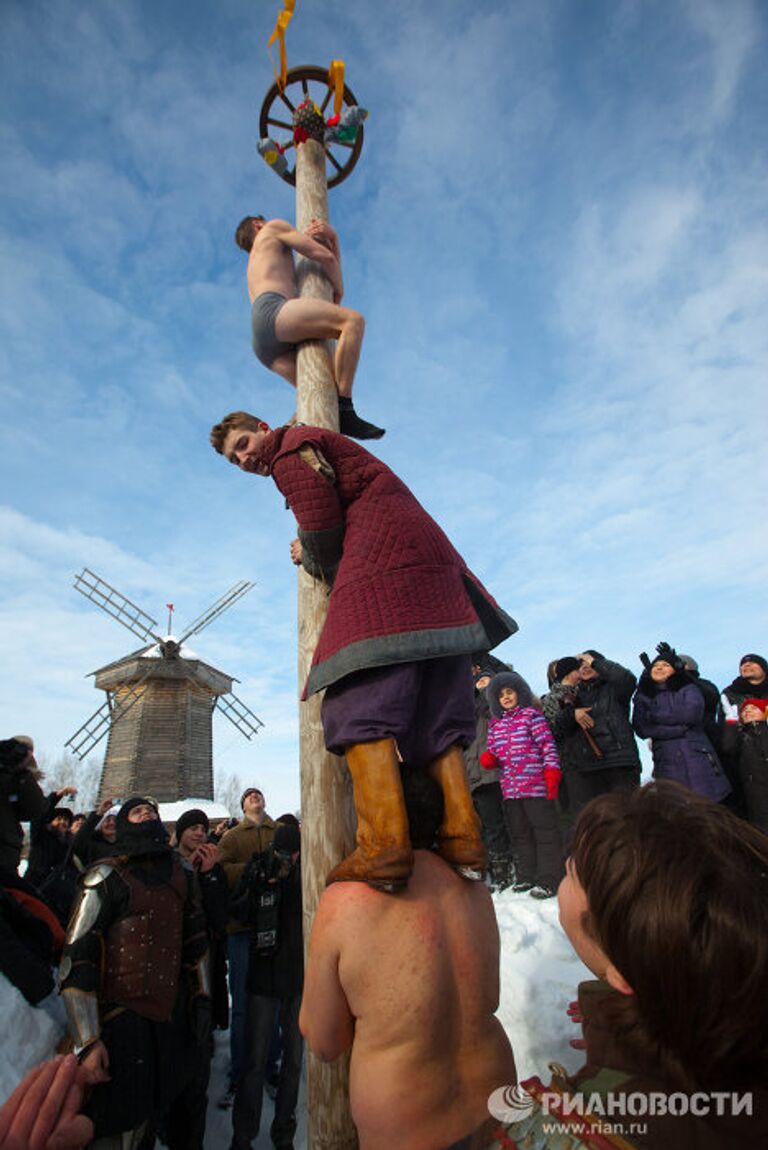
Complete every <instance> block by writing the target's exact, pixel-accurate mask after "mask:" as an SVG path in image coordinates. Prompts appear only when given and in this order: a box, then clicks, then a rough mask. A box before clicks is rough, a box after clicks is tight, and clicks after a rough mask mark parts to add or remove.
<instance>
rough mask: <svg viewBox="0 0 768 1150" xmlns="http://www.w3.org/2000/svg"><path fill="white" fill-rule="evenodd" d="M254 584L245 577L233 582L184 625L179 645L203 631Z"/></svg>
mask: <svg viewBox="0 0 768 1150" xmlns="http://www.w3.org/2000/svg"><path fill="white" fill-rule="evenodd" d="M255 586H256V584H255V583H250V582H249V581H248V580H247V579H241V581H240V582H239V583H235V585H234V587H230V589H229V591H226V592H225V593H224V594H223V595H222V596H221V598H220V599H217V600H216V602H215V603H214V604H212V606H210V607H209V608H208V610H207V611H204V612H203V614H202V615H199V616H198V618H197V619H195V621H194V623H190V624H189V626H188V627H185V629H184V631H183V632H182V635H181V638H180V639H178V640H177V642H178V644H179V646H181V644H182V643H184V642H185V640H187V639H189V638H190V636H192V635H199V634H200V632H201V631H203V630H204V629H205V628H206V627H208V626H209V625H210V624H211V623H212V622H213V621H214V619H218V617H219V615H222V614H223V613H224V612H225V611H228V610H229V608H230V607H231V606H232V605H233V604H234V603H236V602H237V601H238V599H241V598H242V597H243V595H247V593H248V592H249V591H250V590H251V589H252V588H253V587H255Z"/></svg>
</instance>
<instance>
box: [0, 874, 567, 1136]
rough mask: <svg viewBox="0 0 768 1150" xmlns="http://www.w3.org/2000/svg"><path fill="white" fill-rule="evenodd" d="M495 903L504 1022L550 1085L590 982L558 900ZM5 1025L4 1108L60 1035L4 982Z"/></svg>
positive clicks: (215, 1076) (218, 1118)
mask: <svg viewBox="0 0 768 1150" xmlns="http://www.w3.org/2000/svg"><path fill="white" fill-rule="evenodd" d="M494 903H495V905H496V915H497V917H498V920H499V930H500V933H501V1004H500V1007H499V1018H500V1019H501V1021H502V1023H503V1025H504V1028H505V1029H506V1031H507V1034H508V1035H509V1039H510V1041H511V1043H512V1047H513V1049H514V1052H515V1060H516V1062H517V1071H518V1075H519V1077H520V1078H527V1077H529V1076H530V1075H531V1074H540V1075H541V1076H542V1077H544V1075H545V1074H546V1072H547V1063H548V1062H551V1061H556V1062H561V1063H563V1065H564V1066H566V1067H568V1068H569V1069H571V1070H575V1069H576V1067H577V1066H579V1064H580V1062H581V1061H582V1056H581V1055H580V1053H579V1052H578V1051H576V1050H574V1049H573V1048H572V1047H571V1046H569V1039H570V1038H573V1037H577V1036H578V1033H579V1032H578V1029H577V1028H576V1027H575V1026H574V1025H573V1024H572V1023H571V1022H570V1021H569V1019H568V1017H567V1016H566V1013H565V1011H566V1007H567V1005H568V1003H569V1002H570V1001H571V1000H572V999H573V998H574V997H575V990H576V986H577V984H578V983H579V982H580V981H581V980H582V979H583V978H585V977H588V972H587V970H586V968H585V967H584V966H583V965H582V964H581V962H580V961H579V959H578V958H577V957H576V955H575V954H574V953H573V951H572V950H571V947H570V944H569V943H568V940H567V939H566V937H565V935H564V934H563V932H562V931H561V929H560V925H559V923H558V918H557V899H554V898H553V899H548V900H546V901H544V902H537V901H536V900H535V899H532V898H530V897H529V896H528V895H526V894H512V893H510V892H509V891H505V892H504V893H503V894H500V895H495V896H494ZM0 1018H2V1019H3V1041H2V1043H0V1100H4V1099H5V1098H7V1097H8V1095H9V1094H10V1093H11V1091H12V1090H13V1089H14V1087H15V1086H16V1083H17V1082H19V1080H20V1079H21V1078H22V1077H23V1076H24V1074H26V1072H27V1071H28V1070H29V1069H30V1068H31V1067H32V1066H34V1065H36V1063H38V1062H40V1061H41V1060H42V1059H44V1058H49V1057H50V1056H51V1055H52V1054H53V1053H54V1050H55V1047H56V1043H57V1041H58V1039H59V1037H60V1036H61V1031H60V1030H58V1028H57V1027H56V1026H55V1024H54V1023H53V1022H52V1021H51V1020H50V1018H49V1017H48V1015H47V1014H45V1013H44V1012H43V1011H41V1010H35V1009H33V1008H32V1007H30V1006H28V1005H27V1003H26V1002H25V1000H24V999H23V998H22V996H21V994H20V993H19V992H18V991H17V990H16V988H15V987H13V986H11V985H10V984H9V983H8V982H7V981H6V979H5V978H3V976H2V975H0ZM228 1040H229V1035H228V1034H222V1033H218V1034H217V1035H216V1053H215V1056H214V1062H213V1067H212V1072H211V1084H210V1090H209V1098H210V1106H209V1110H208V1129H207V1131H206V1137H205V1145H206V1150H226V1147H227V1146H229V1143H230V1139H231V1125H230V1123H231V1111H229V1110H219V1109H218V1107H217V1105H216V1102H217V1101H218V1099H219V1098H220V1097H221V1096H222V1094H223V1093H224V1090H225V1089H226V1076H227V1062H228V1046H229V1042H228ZM304 1088H305V1083H304V1082H302V1091H301V1095H300V1099H299V1106H300V1116H299V1130H298V1132H297V1136H296V1140H295V1145H296V1150H305V1148H306V1116H305V1113H304ZM272 1113H273V1109H272V1103H271V1101H270V1100H269V1099H268V1098H267V1097H265V1098H264V1110H263V1113H262V1122H261V1133H260V1134H259V1137H258V1138H257V1139H256V1141H255V1142H254V1143H253V1150H271V1147H272V1143H271V1141H270V1138H269V1125H270V1122H271V1121H272Z"/></svg>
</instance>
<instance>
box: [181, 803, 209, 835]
mask: <svg viewBox="0 0 768 1150" xmlns="http://www.w3.org/2000/svg"><path fill="white" fill-rule="evenodd" d="M197 826H202V827H204V828H205V833H206V834H208V831H209V830H210V829H211V824H210V821H209V819H208V815H207V814H206V813H205V811H201V810H197V809H193V810H191V811H184V814H183V815H179V817H178V818H177V820H176V826H175V828H174V831H175V834H176V842H177V843H180V842H181V836H182V835H183V834H184V831H188V830H189V828H190V827H197Z"/></svg>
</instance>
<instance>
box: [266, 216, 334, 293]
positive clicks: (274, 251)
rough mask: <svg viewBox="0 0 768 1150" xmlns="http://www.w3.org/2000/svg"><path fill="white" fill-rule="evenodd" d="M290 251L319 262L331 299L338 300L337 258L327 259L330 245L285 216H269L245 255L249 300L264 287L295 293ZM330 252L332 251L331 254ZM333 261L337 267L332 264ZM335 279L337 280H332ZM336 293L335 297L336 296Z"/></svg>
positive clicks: (295, 283)
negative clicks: (290, 221)
mask: <svg viewBox="0 0 768 1150" xmlns="http://www.w3.org/2000/svg"><path fill="white" fill-rule="evenodd" d="M293 252H299V253H300V254H302V255H308V256H309V258H310V259H313V260H316V261H317V262H320V263H321V266H323V270H324V271H325V274H327V275H329V271H330V275H329V279H330V281H331V286H332V287H333V301H335V302H336V304H338V302H339V300H340V294H339V289H340V286H341V284H340V275H341V274H340V270H338V271H337V270H336V269H338V259H336V256H333V260H329V259H328V255H329V252H330V248H328V247H323V245H322V244H320V243H318V241H317V240H316V239H313V238H312V237H310V236H306V235H304V233H302V232H300V231H297V230H295V229H294V228H292V227H291V225H290V224H289V223H287V221H285V220H268V221H266V223H264V224H263V227H262V228H261V229H260V231H259V232H258V235H256V237H255V239H254V241H253V247H252V248H251V254H249V255H248V296H249V297H251V302H253V301H254V299H255V298H256V296H260V294H261V292H264V291H277V292H279V293H281V294H282V296H285V298H286V299H295V298H297V297H298V291H297V282H295V268H294V264H293V254H292V253H293ZM332 254H333V253H332V252H331V255H332ZM333 263H336V269H335V268H333ZM335 281H336V282H335ZM337 296H338V298H337Z"/></svg>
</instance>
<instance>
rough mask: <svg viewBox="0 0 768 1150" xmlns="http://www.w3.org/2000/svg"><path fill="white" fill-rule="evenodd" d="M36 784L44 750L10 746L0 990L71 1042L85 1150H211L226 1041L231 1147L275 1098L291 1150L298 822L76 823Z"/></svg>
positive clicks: (110, 809) (127, 819)
mask: <svg viewBox="0 0 768 1150" xmlns="http://www.w3.org/2000/svg"><path fill="white" fill-rule="evenodd" d="M40 784H41V778H40V772H39V770H38V768H37V764H36V761H35V758H34V747H33V744H32V740H31V739H29V738H27V737H26V736H22V737H17V738H12V739H6V740H2V741H0V973H2V974H3V975H4V976H5V977H6V978H7V979H8V981H9V982H10V983H12V984H13V985H14V986H15V987H17V989H18V990H19V991H20V992H21V994H22V995H23V996H24V997H25V998H26V1000H27V1002H28V1003H29V1004H30V1005H31V1006H33V1007H35V1008H39V1009H43V1010H46V1011H47V1012H48V1013H49V1014H50V1015H51V1016H52V1017H53V1018H54V1019H55V1021H56V1022H57V1023H58V1024H59V1026H60V1027H61V1028H62V1029H68V1031H69V1037H68V1039H65V1040H64V1049H65V1050H70V1051H72V1052H73V1053H74V1055H75V1056H76V1059H77V1063H76V1065H77V1067H79V1069H78V1070H77V1074H76V1077H77V1082H78V1083H79V1086H78V1087H77V1088H78V1089H79V1090H80V1092H81V1093H82V1092H83V1091H85V1092H86V1094H87V1101H86V1102H85V1105H84V1108H83V1117H84V1120H85V1121H86V1123H87V1124H90V1125H87V1130H88V1137H89V1140H91V1139H92V1140H93V1144H94V1145H96V1146H103V1147H105V1148H106V1146H107V1145H112V1144H113V1141H114V1139H115V1138H119V1139H120V1146H121V1150H129V1148H135V1150H139V1147H140V1148H141V1150H150V1148H151V1147H152V1146H153V1145H154V1144H155V1141H156V1139H158V1138H159V1139H161V1140H162V1142H163V1143H164V1144H165V1145H166V1146H167V1147H169V1150H202V1147H203V1142H204V1136H205V1127H206V1115H207V1109H208V1082H209V1076H210V1067H211V1058H212V1054H213V1035H212V1032H213V1031H214V1030H215V1029H221V1030H226V1029H227V1028H229V1030H230V1039H231V1053H232V1064H231V1070H230V1087H229V1089H228V1090H227V1093H226V1094H225V1096H224V1097H223V1098H222V1099H220V1100H219V1105H220V1106H222V1107H223V1108H229V1107H231V1106H232V1105H233V1102H234V1110H233V1145H238V1146H246V1145H249V1144H250V1142H251V1140H252V1139H253V1138H254V1137H255V1136H256V1134H257V1133H258V1126H259V1121H260V1113H261V1097H262V1090H263V1089H264V1088H266V1089H268V1090H269V1092H270V1094H271V1095H272V1097H273V1098H274V1099H275V1117H274V1120H273V1123H272V1128H271V1136H272V1141H273V1144H274V1145H275V1146H276V1147H278V1148H280V1150H290V1147H292V1146H293V1136H294V1133H295V1129H296V1116H295V1111H296V1104H297V1098H298V1088H299V1078H300V1072H301V1062H302V1054H303V1044H302V1040H301V1035H300V1034H299V1030H298V1013H299V1003H300V998H301V988H302V982H303V950H302V917H301V882H300V867H299V857H300V843H301V836H300V828H299V823H298V820H297V819H296V818H295V816H293V815H290V814H286V815H284V816H282V817H281V819H279V820H273V819H271V818H270V817H269V816H268V815H267V814H266V810H265V801H264V795H263V793H262V792H261V791H260V790H259V789H258V788H256V787H249V788H247V789H246V791H245V792H244V794H243V796H242V800H241V806H242V812H243V813H242V819H240V820H238V819H231V820H228V821H227V820H224V821H223V822H221V823H219V824H218V825H217V826H215V827H212V826H211V825H210V822H209V819H208V816H207V814H206V813H205V812H204V811H202V810H198V809H190V810H186V811H184V813H183V814H182V815H181V816H180V817H179V819H178V820H177V821H176V823H175V825H170V826H165V825H164V824H163V823H162V821H161V819H160V814H159V809H158V805H157V804H156V803H155V802H154V800H153V799H152V798H150V797H148V796H142V795H134V796H128V797H126V798H125V799H122V800H117V801H116V800H114V799H112V798H110V799H106V800H104V802H102V803H101V804H100V806H99V807H98V808H97V809H96V810H93V811H89V812H86V813H83V814H74V813H73V811H72V810H71V809H68V808H65V807H63V806H62V805H61V804H62V800H64V799H66V798H68V797H69V798H75V797H76V794H77V792H76V790H75V788H72V787H64V788H62V789H60V790H57V791H52V792H51V793H49V794H47V795H46V794H45V793H44V791H43V789H42V787H41V785H40ZM24 823H28V824H29V844H30V846H29V855H28V860H27V866H26V870H25V872H24V873H23V874H21V873H19V872H20V870H24V868H23V866H22V865H21V864H22V850H23V842H24V828H23V824H24ZM230 1003H231V1010H230ZM68 1065H69V1064H68ZM73 1075H74V1072H70V1070H68V1069H67V1067H62V1068H60V1072H59V1073H58V1074H57V1075H53V1076H52V1074H46V1075H44V1076H43V1078H42V1079H41V1080H40V1081H43V1080H44V1081H46V1082H48V1078H51V1082H52V1083H53V1081H54V1078H55V1081H56V1082H58V1083H61V1082H64V1081H67V1082H69V1083H70V1086H72V1078H73ZM35 1088H36V1087H35ZM49 1088H50V1089H53V1086H52V1085H51V1083H49ZM73 1088H74V1087H73ZM25 1098H26V1096H25ZM23 1105H24V1106H25V1107H26V1105H27V1103H26V1101H24V1104H23ZM70 1117H71V1116H70ZM68 1122H69V1120H68ZM69 1126H71V1127H72V1129H74V1130H76V1131H77V1132H78V1136H79V1135H80V1134H82V1130H83V1126H82V1123H74V1122H71V1123H69V1125H68V1127H67V1128H68V1129H69ZM79 1144H83V1143H79Z"/></svg>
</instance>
